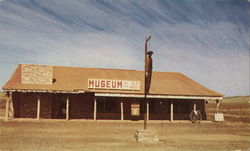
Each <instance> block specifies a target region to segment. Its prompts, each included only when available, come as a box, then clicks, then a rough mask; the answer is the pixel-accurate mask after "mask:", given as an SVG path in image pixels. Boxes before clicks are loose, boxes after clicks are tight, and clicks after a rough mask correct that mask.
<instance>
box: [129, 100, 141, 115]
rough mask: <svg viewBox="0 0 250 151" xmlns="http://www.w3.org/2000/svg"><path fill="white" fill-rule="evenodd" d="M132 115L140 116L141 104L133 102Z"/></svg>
mask: <svg viewBox="0 0 250 151" xmlns="http://www.w3.org/2000/svg"><path fill="white" fill-rule="evenodd" d="M131 116H140V104H136V103H134V104H131Z"/></svg>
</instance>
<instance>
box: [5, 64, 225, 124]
mask: <svg viewBox="0 0 250 151" xmlns="http://www.w3.org/2000/svg"><path fill="white" fill-rule="evenodd" d="M3 90H4V91H5V92H6V93H8V96H9V97H8V98H9V99H8V101H7V104H6V118H8V114H9V111H10V110H9V109H10V107H11V108H13V112H14V113H13V116H14V118H37V119H40V118H46V119H67V120H68V119H91V120H98V119H114V120H142V119H144V114H146V117H147V119H148V120H170V121H173V120H189V114H190V113H191V112H192V111H193V110H200V111H201V113H202V118H203V119H206V111H205V101H207V100H214V101H217V102H219V101H218V100H221V99H222V98H223V95H222V94H220V93H218V92H215V91H212V90H210V89H208V88H205V87H204V86H202V85H200V84H199V83H197V82H195V81H193V80H192V79H190V78H188V77H187V76H185V75H183V74H181V73H174V72H153V74H152V82H151V88H150V91H149V94H148V95H147V100H145V99H144V72H143V71H136V70H120V69H99V68H81V67H63V66H47V65H32V64H20V65H18V67H17V69H16V71H15V72H14V73H13V75H12V77H11V78H10V79H9V81H8V82H7V83H6V84H5V85H4V86H3Z"/></svg>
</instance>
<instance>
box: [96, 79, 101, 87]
mask: <svg viewBox="0 0 250 151" xmlns="http://www.w3.org/2000/svg"><path fill="white" fill-rule="evenodd" d="M95 87H96V88H99V87H100V81H99V80H95Z"/></svg>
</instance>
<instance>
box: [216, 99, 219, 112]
mask: <svg viewBox="0 0 250 151" xmlns="http://www.w3.org/2000/svg"><path fill="white" fill-rule="evenodd" d="M219 106H220V101H219V100H216V113H219Z"/></svg>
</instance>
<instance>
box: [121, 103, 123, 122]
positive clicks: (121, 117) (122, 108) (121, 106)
mask: <svg viewBox="0 0 250 151" xmlns="http://www.w3.org/2000/svg"><path fill="white" fill-rule="evenodd" d="M123 118H124V117H123V102H122V101H121V120H122V121H123Z"/></svg>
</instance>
